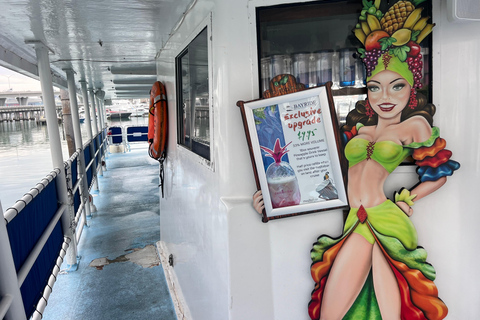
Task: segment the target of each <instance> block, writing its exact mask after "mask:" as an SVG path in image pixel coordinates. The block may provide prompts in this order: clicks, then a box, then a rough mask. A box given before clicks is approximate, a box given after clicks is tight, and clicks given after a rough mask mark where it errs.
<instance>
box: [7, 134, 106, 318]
mask: <svg viewBox="0 0 480 320" xmlns="http://www.w3.org/2000/svg"><path fill="white" fill-rule="evenodd" d="M102 132H103V134H105V132H104V131H102ZM102 132H100V133H99V134H98V135H97V136H96V137H94V138H93V139H92V140H91V141H89V142H88V143H86V144H85V145H84V148H91V149H94V145H93V143H94V142H93V140H94V139H97V137H98V136H100V137H101V138H102V137H103V139H100V141H99V143H98V148H97V150H94V151H95V152H93V153H90V154H91V158H90V161H89V163H88V164H87V167H88V168H90V167H92V166H93V168H94V169H95V170H92V181H91V184H90V186H89V188H90V187H91V185H93V182H94V180H95V179H96V176H97V174H98V171H99V170H100V167H101V162H102V159H103V156H104V155H105V154H106V152H105V151H106V149H107V136H106V134H105V136H103V134H102ZM81 151H83V150H81V149H78V150H77V151H76V152H75V153H74V154H73V155H72V157H70V159H68V160H67V161H66V162H65V163H64V165H65V167H66V171H65V172H66V176H65V178H66V179H67V186H68V193H69V196H68V199H69V201H68V202H69V203H62V204H60V206H59V207H58V209H57V210H56V212H55V213H54V215H53V217H52V218H51V219H50V221H49V222H48V224H47V226H46V227H45V229H44V230H43V232H42V235H41V236H40V238H39V239H38V240H37V242H36V243H35V244H34V246H33V249H32V250H31V251H30V253H29V254H28V256H27V258H26V260H25V262H24V263H23V264H22V266H21V267H20V268H19V270H18V272H17V271H16V270H15V266H14V262H13V256H12V251H11V246H10V240H9V237H8V233H7V229H6V225H7V224H8V223H10V222H11V221H12V220H13V219H14V218H15V217H16V216H17V215H18V214H19V213H20V212H21V211H22V210H24V209H25V208H26V207H27V206H28V205H29V204H30V203H31V202H32V200H33V199H35V198H36V197H37V196H38V195H39V194H40V193H41V192H42V191H43V190H44V189H45V188H46V187H47V186H48V184H49V183H52V181H54V179H55V178H57V179H58V178H59V173H60V169H55V170H53V171H52V172H50V173H49V174H48V175H47V176H46V177H45V178H44V179H42V180H41V181H40V183H38V184H36V185H35V187H33V188H32V189H31V190H30V191H29V192H27V193H26V194H25V195H24V196H23V197H22V198H21V199H20V200H18V201H17V202H16V203H15V204H14V205H13V206H12V207H10V208H8V209H7V210H6V211H5V213H4V221H5V223H4V224H2V225H0V257H1V259H0V319H4V318H5V319H6V320H25V319H26V317H27V316H29V315H25V309H24V306H23V300H22V296H21V293H20V287H21V286H22V284H23V282H24V281H25V279H26V278H27V276H28V274H29V272H30V271H31V269H32V267H33V265H34V263H35V262H36V260H37V258H38V256H39V255H40V253H41V251H42V249H43V248H44V246H45V244H46V243H47V241H48V239H49V238H50V236H51V234H52V232H53V230H54V228H55V226H56V225H57V223H58V222H59V220H60V219H61V218H62V216H64V215H65V214H67V212H68V211H69V210H71V211H72V212H73V207H74V195H75V194H76V192H77V191H78V192H79V193H80V199H81V203H80V206H79V208H78V210H77V212H74V214H73V216H72V217H71V219H70V222H71V223H70V226H71V228H72V226H73V228H76V227H77V226H78V228H76V229H77V231H78V232H73V234H74V235H75V238H74V239H75V240H77V241H78V240H80V237H81V234H82V230H83V227H84V226H85V225H86V217H85V214H84V213H85V210H84V209H85V207H86V206H87V205H88V201H89V200H88V196H89V195H88V194H87V195H85V194H84V192H83V190H84V189H82V184H83V183H85V182H84V181H86V179H87V174H86V171H85V172H84V173H83V174H82V173H81V171H82V170H80V168H78V170H77V181H76V182H75V185H73V184H72V181H73V180H72V163H74V161H75V160H77V166H80V162H79V161H84V159H80V157H79V155H80V154H82V152H81ZM99 154H100V157H99V162H100V163H99V168H96V166H95V161H96V158H97V157H98V156H99ZM0 209H1V206H0ZM0 212H1V210H0ZM82 213H83V214H82ZM79 222H80V223H79ZM64 232H65V231H64ZM72 240H73V239H70V238H68V237H64V242H63V244H62V249H61V250H60V252H59V255H58V257H57V259H56V261H55V266H54V269H53V271H52V274H51V275H50V277H49V280H48V284H47V286H46V287H45V288H44V290H43V292H42V298H41V299H40V301H39V302H38V303H37V305H36V308H35V311H34V312H33V314H32V316H31V318H32V319H41V317H42V313H43V311H44V309H45V306H46V304H47V299H48V297H49V296H50V293H51V292H52V287H53V284H54V282H55V280H56V276H57V274H58V272H59V271H60V266H61V264H62V262H63V259H64V257H65V254H66V251H67V248H68V247H69V243H71V242H72ZM74 243H76V242H74Z"/></svg>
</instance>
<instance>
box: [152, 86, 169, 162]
mask: <svg viewBox="0 0 480 320" xmlns="http://www.w3.org/2000/svg"><path fill="white" fill-rule="evenodd" d="M167 130H168V126H167V93H166V91H165V86H164V85H163V83H161V82H160V81H156V82H155V83H154V84H153V86H152V89H151V90H150V108H149V113H148V141H149V143H150V146H149V154H150V157H152V158H153V159H160V158H164V157H165V152H166V146H167Z"/></svg>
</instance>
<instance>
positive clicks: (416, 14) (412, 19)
mask: <svg viewBox="0 0 480 320" xmlns="http://www.w3.org/2000/svg"><path fill="white" fill-rule="evenodd" d="M422 10H423V8H417V9H415V10H413V11H412V13H410V14H409V15H408V18H407V20H405V23H404V24H403V27H404V28H405V29H412V27H413V26H414V25H415V24H416V23H417V21H418V20H420V18H421V17H422Z"/></svg>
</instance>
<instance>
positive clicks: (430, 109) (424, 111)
mask: <svg viewBox="0 0 480 320" xmlns="http://www.w3.org/2000/svg"><path fill="white" fill-rule="evenodd" d="M416 99H417V101H418V104H417V106H416V107H415V109H410V108H409V107H408V103H407V106H406V107H405V108H404V109H403V111H402V116H401V119H400V121H405V120H407V119H408V118H411V117H413V116H422V117H424V118H425V119H426V120H427V121H428V123H429V124H430V126H433V115H434V114H435V111H436V107H435V105H433V104H432V103H428V102H427V98H426V97H425V96H424V95H423V94H422V93H420V92H418V91H417V94H416ZM365 105H366V100H360V101H358V102H357V103H356V104H355V109H352V110H351V111H350V112H349V113H348V115H347V119H346V124H345V125H344V126H343V127H342V130H343V131H350V130H352V128H353V127H355V126H356V125H357V123H362V124H363V125H365V126H374V125H376V124H377V122H378V115H377V114H376V113H374V114H373V116H372V117H369V116H368V115H367V113H366V111H367V110H366V107H365Z"/></svg>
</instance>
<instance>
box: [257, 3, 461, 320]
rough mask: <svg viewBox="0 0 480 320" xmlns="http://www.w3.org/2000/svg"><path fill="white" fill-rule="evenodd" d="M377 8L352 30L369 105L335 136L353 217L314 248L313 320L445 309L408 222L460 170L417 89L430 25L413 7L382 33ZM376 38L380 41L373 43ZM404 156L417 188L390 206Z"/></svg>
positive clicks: (422, 315) (441, 314)
mask: <svg viewBox="0 0 480 320" xmlns="http://www.w3.org/2000/svg"><path fill="white" fill-rule="evenodd" d="M378 2H379V1H376V4H377V3H378ZM405 3H406V1H399V2H397V3H396V4H395V5H394V6H397V7H396V8H404V7H405V6H406V4H405ZM367 4H368V5H370V4H369V3H368V1H367ZM402 4H403V5H402ZM400 5H402V6H400ZM370 6H373V4H371V5H370ZM394 6H392V8H393V9H395V8H394ZM409 6H411V7H413V4H412V3H410V2H409ZM375 10H376V13H375V15H373V14H372V15H371V14H368V13H367V14H366V16H364V19H365V21H366V22H365V23H367V24H368V26H369V28H368V29H367V28H363V29H361V28H360V31H361V32H359V31H358V30H359V29H356V30H355V31H354V32H355V35H356V36H357V37H358V38H359V40H360V41H361V42H362V44H364V46H365V49H363V48H362V49H363V50H359V51H360V52H361V53H362V55H363V61H364V62H365V64H366V67H367V96H368V98H367V100H365V101H359V102H358V103H357V104H356V107H355V109H354V110H352V111H351V112H350V113H349V115H348V116H347V124H346V125H345V126H344V127H343V128H342V131H343V135H344V137H345V139H344V140H345V142H346V146H345V156H346V158H347V160H348V162H349V169H348V189H347V192H348V199H349V204H350V207H351V209H350V211H349V214H348V216H347V219H346V222H345V225H344V230H343V234H342V236H341V237H339V238H335V239H334V238H331V237H329V236H326V235H323V236H321V237H319V238H318V240H317V242H316V243H314V245H313V249H312V251H311V257H312V261H313V263H312V266H311V274H312V277H313V279H314V281H315V287H314V290H313V292H312V298H311V301H310V303H309V307H308V312H309V315H310V317H311V319H329V320H330V319H352V320H353V319H355V320H358V319H359V320H364V319H369V320H370V319H384V320H385V319H405V320H416V319H418V320H420V319H429V320H434V319H435V320H436V319H443V318H445V317H446V315H447V312H448V309H447V307H446V305H445V304H444V303H443V301H442V300H441V299H440V298H438V292H437V288H436V286H435V284H434V283H433V280H434V279H435V270H434V268H433V266H432V265H430V264H429V263H427V262H426V257H427V253H426V251H425V250H424V249H423V248H421V247H418V246H417V233H416V230H415V227H414V226H413V224H412V222H411V221H410V219H409V217H410V216H411V215H412V214H413V209H412V206H413V205H414V202H415V201H417V200H420V199H422V198H424V197H425V196H427V195H429V194H430V193H432V192H434V191H435V190H437V189H438V188H440V187H441V186H442V185H443V184H444V183H445V182H446V179H447V178H446V177H447V176H450V175H452V173H453V171H454V170H456V169H458V168H459V166H460V165H459V164H458V163H457V162H455V161H453V160H450V157H451V152H450V151H449V150H446V149H445V145H446V143H445V140H443V139H442V138H440V137H439V135H440V132H439V129H438V128H437V127H432V124H433V114H434V113H435V106H434V105H432V104H429V103H427V102H426V99H425V97H424V96H423V95H422V94H420V93H418V92H417V91H416V89H417V88H421V83H420V81H421V76H420V75H421V70H422V64H421V54H420V50H418V48H417V46H418V43H420V42H421V40H423V39H424V38H425V36H426V35H428V33H429V32H430V31H431V28H432V27H433V25H425V27H424V28H427V29H422V28H420V27H418V28H415V25H416V23H418V22H420V21H422V23H424V20H421V14H420V13H421V9H420V10H417V11H415V8H408V10H406V9H404V10H403V11H401V12H407V13H408V14H406V15H404V16H403V18H402V20H401V21H400V22H401V23H400V24H398V23H397V25H396V26H395V27H394V28H390V26H391V25H389V24H388V23H383V21H385V20H384V19H383V17H385V16H386V15H387V14H388V12H387V14H385V15H382V14H381V12H380V14H378V12H379V10H378V6H376V8H375ZM388 11H390V10H388ZM367 12H368V10H367ZM392 12H395V10H392ZM399 12H400V10H399ZM364 15H365V14H364ZM411 15H415V16H411ZM379 17H381V20H379V19H378V18H379ZM364 19H360V21H362V20H364ZM391 19H392V18H391V17H390V19H389V20H391ZM389 20H387V21H389ZM402 21H403V22H402ZM417 29H418V30H417ZM423 30H427V31H425V32H424V31H423ZM365 32H367V33H369V34H365ZM374 32H378V33H382V34H380V36H378V35H375V34H374V35H373V36H371V34H372V33H374ZM370 36H371V37H370ZM369 37H370V38H373V39H375V40H373V41H372V40H371V39H370V38H369ZM409 156H412V157H413V159H414V160H416V164H417V165H418V166H419V168H418V170H417V172H418V174H419V176H420V182H419V183H418V184H417V185H416V186H414V187H413V188H412V189H411V190H407V189H402V191H401V192H400V193H396V195H395V199H394V200H395V201H391V200H389V199H388V198H387V197H386V195H385V194H384V191H383V185H384V183H385V180H386V179H387V177H388V176H389V174H390V173H392V172H393V170H395V168H396V167H397V166H398V165H399V164H400V163H402V162H403V161H404V160H405V159H406V158H407V157H409ZM254 207H255V209H256V210H257V211H259V212H261V210H262V208H263V203H262V197H261V192H257V193H256V194H255V195H254Z"/></svg>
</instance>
